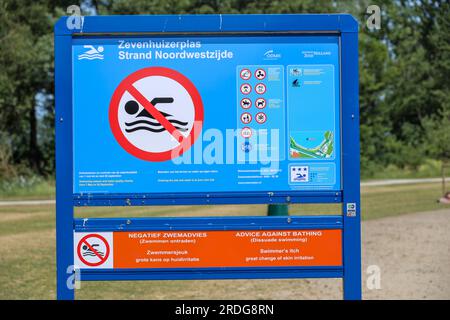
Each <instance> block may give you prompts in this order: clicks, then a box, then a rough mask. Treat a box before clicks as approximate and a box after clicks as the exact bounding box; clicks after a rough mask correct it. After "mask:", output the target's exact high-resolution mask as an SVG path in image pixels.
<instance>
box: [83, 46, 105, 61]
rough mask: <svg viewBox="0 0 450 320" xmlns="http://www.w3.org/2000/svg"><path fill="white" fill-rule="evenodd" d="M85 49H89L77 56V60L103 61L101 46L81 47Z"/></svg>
mask: <svg viewBox="0 0 450 320" xmlns="http://www.w3.org/2000/svg"><path fill="white" fill-rule="evenodd" d="M83 47H84V48H85V49H89V50H87V51H85V52H84V53H82V54H79V55H78V60H83V59H88V60H96V59H99V60H103V57H104V55H103V54H102V52H103V51H104V50H105V48H103V46H98V47H94V46H92V45H85V46H83Z"/></svg>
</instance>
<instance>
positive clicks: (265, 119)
mask: <svg viewBox="0 0 450 320" xmlns="http://www.w3.org/2000/svg"><path fill="white" fill-rule="evenodd" d="M258 114H263V115H264V117H265V118H264V121H262V122H259V121H258ZM255 120H256V122H258V123H259V124H263V123H264V122H266V121H267V115H266V114H265V113H264V112H258V113H257V114H256V115H255Z"/></svg>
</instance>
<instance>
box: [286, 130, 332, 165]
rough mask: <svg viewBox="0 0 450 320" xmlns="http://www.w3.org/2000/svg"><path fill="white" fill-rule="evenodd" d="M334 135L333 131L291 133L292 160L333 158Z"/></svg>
mask: <svg viewBox="0 0 450 320" xmlns="http://www.w3.org/2000/svg"><path fill="white" fill-rule="evenodd" d="M333 141H334V135H333V132H332V131H329V130H328V131H325V132H323V131H321V132H291V135H290V138H289V154H290V157H291V158H294V159H299V158H308V159H311V158H313V159H328V158H331V157H332V156H333V149H334V143H333Z"/></svg>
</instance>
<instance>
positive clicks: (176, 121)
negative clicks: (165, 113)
mask: <svg viewBox="0 0 450 320" xmlns="http://www.w3.org/2000/svg"><path fill="white" fill-rule="evenodd" d="M167 120H168V121H169V122H170V123H175V124H179V125H180V126H187V124H188V123H187V122H183V121H179V120H175V119H171V120H169V119H167ZM136 124H148V125H150V126H155V127H160V126H162V124H160V123H159V122H151V121H147V120H138V121H133V122H125V125H126V126H134V125H136Z"/></svg>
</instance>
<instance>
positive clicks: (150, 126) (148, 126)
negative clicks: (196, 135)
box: [125, 109, 189, 133]
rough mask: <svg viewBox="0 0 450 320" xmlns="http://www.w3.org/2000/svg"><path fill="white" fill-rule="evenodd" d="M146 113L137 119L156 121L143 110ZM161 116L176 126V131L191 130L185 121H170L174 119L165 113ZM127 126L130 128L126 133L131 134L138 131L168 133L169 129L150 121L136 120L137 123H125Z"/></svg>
mask: <svg viewBox="0 0 450 320" xmlns="http://www.w3.org/2000/svg"><path fill="white" fill-rule="evenodd" d="M143 111H145V112H141V113H140V114H138V116H137V117H136V118H138V119H139V118H140V117H145V118H149V119H151V120H155V118H154V117H153V116H152V115H151V114H150V113H148V112H147V110H145V109H144V110H143ZM161 114H162V115H163V116H164V117H165V118H166V119H167V121H169V122H170V123H171V124H173V125H174V127H175V129H177V130H180V131H188V130H189V129H188V128H186V126H187V125H188V122H184V121H180V120H176V119H169V117H172V115H171V114H168V113H165V112H161ZM135 125H138V127H134V128H132V127H133V126H135ZM125 126H126V127H128V128H126V129H125V132H127V133H131V132H134V131H138V130H147V131H150V132H155V133H158V132H163V131H166V130H167V129H166V128H165V127H164V126H163V125H162V124H161V123H159V122H156V121H155V122H154V121H150V120H136V121H132V122H125Z"/></svg>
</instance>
